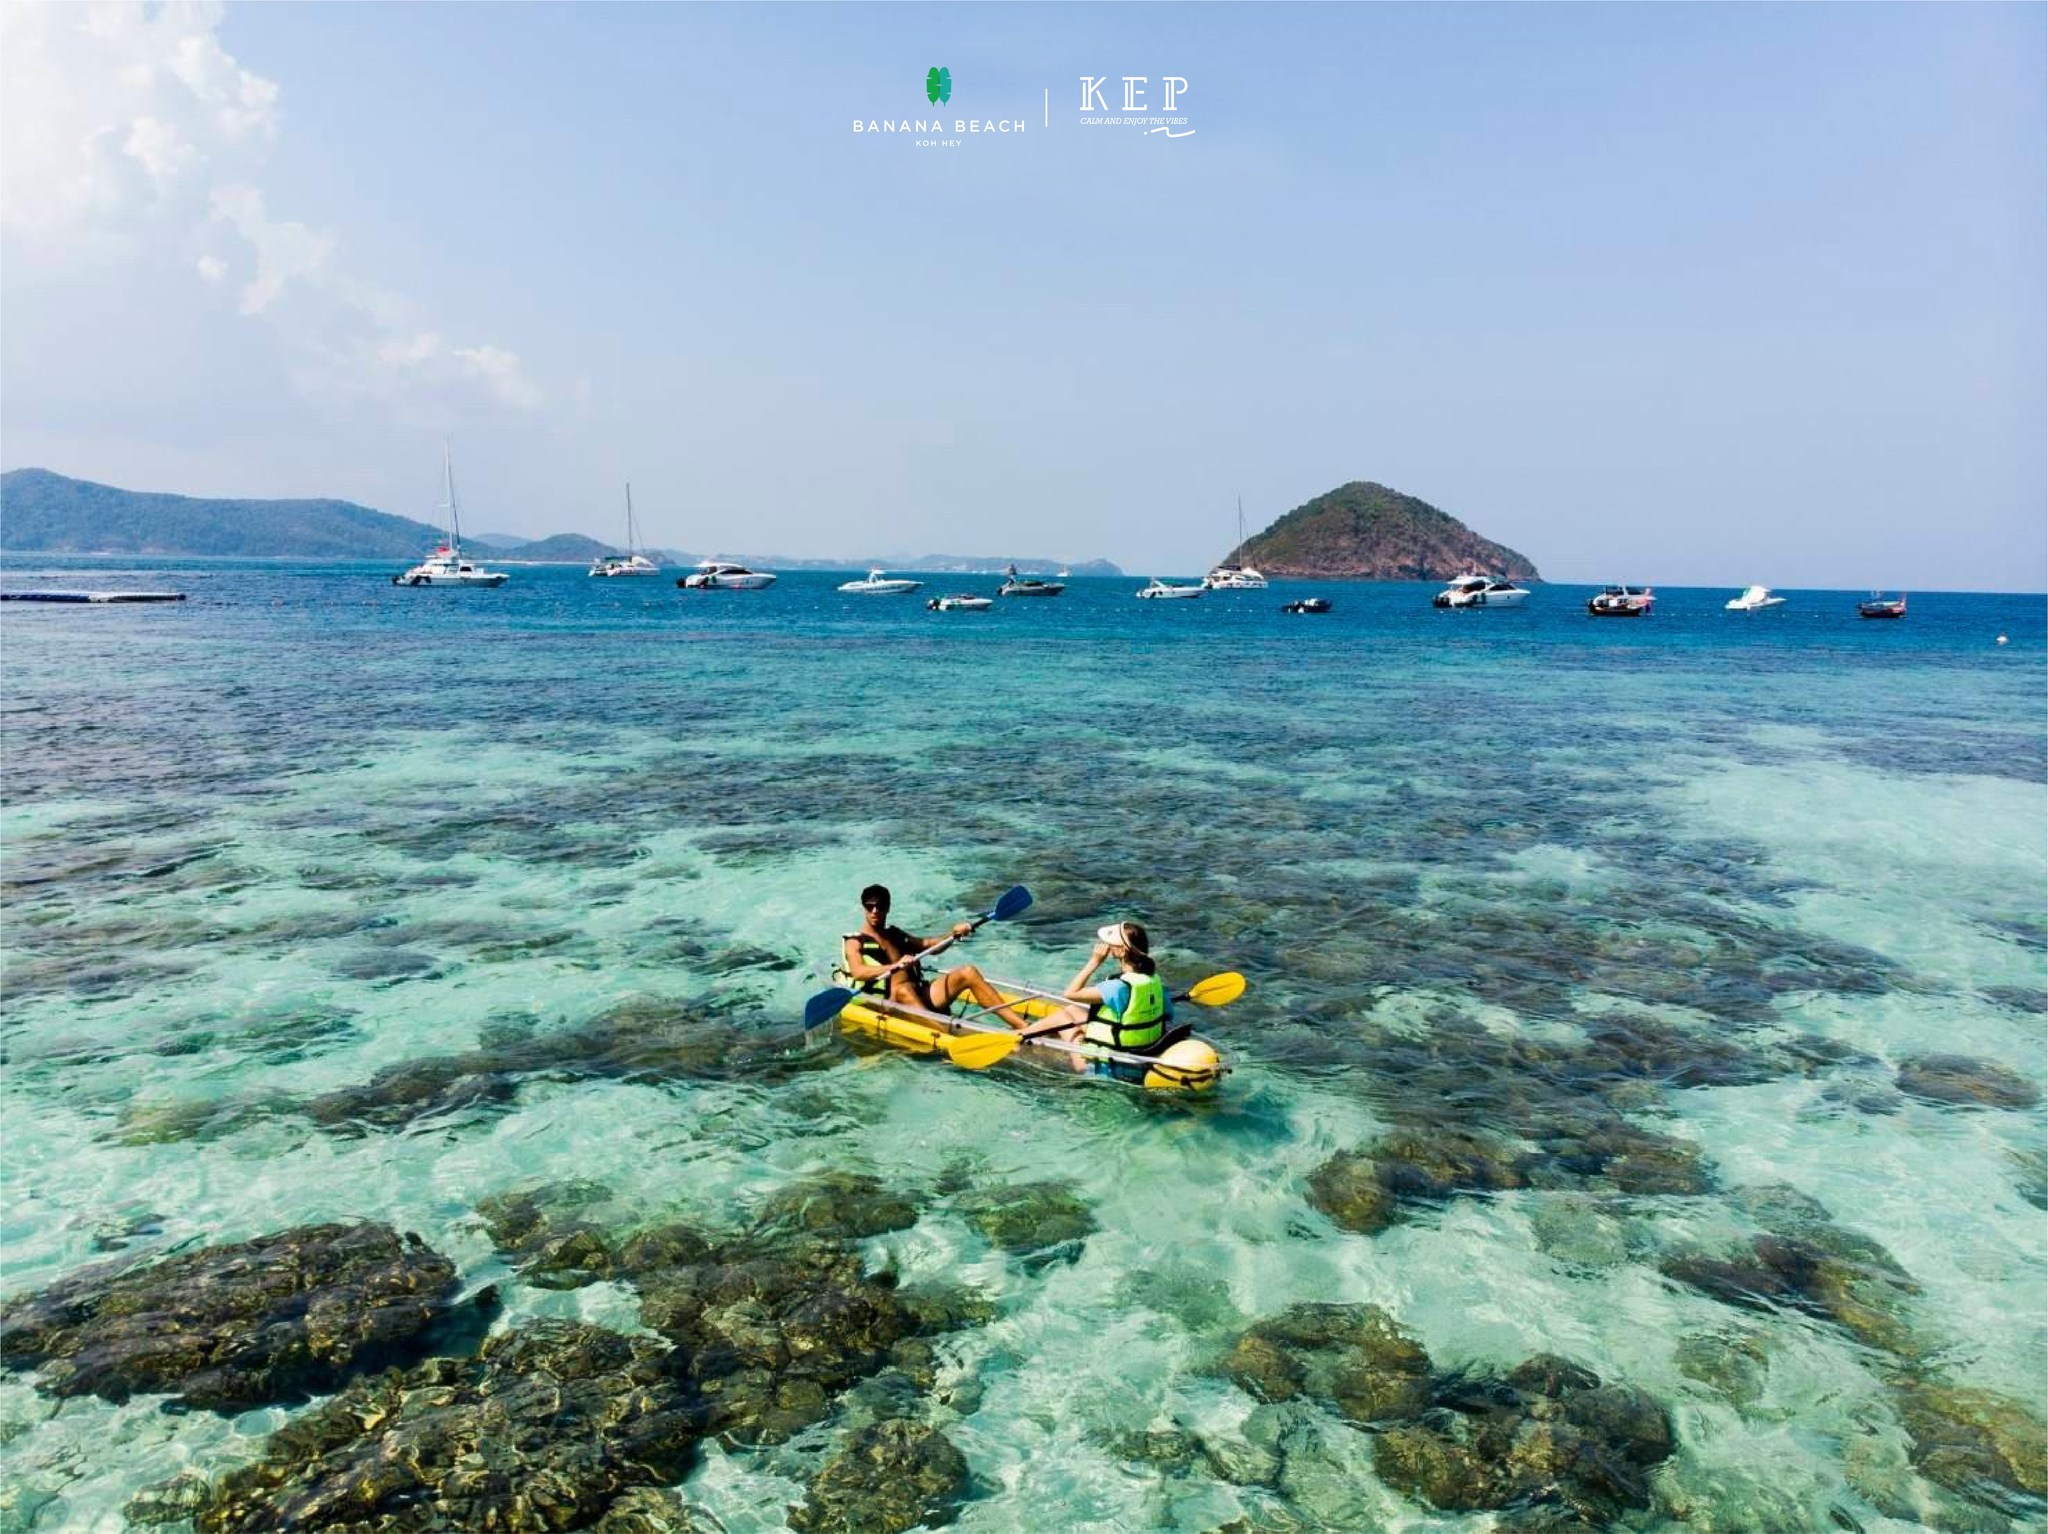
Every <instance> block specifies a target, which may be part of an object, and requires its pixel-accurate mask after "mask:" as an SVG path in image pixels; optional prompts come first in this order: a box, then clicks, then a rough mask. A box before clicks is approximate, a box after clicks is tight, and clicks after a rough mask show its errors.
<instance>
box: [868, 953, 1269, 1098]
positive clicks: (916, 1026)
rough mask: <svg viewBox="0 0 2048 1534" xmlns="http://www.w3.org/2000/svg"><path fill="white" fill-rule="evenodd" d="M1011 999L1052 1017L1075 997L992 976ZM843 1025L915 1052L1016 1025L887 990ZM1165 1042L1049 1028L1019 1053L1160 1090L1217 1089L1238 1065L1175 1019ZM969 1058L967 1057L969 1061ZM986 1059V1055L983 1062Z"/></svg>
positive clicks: (1027, 1011) (961, 1044)
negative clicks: (1144, 1046)
mask: <svg viewBox="0 0 2048 1534" xmlns="http://www.w3.org/2000/svg"><path fill="white" fill-rule="evenodd" d="M989 984H991V985H993V986H994V987H995V988H996V991H997V992H998V993H999V994H1000V995H1001V996H1002V998H1003V1000H1004V1001H1006V1002H1009V1003H1012V1004H1014V1005H1015V1006H1016V1008H1017V1010H1018V1011H1020V1012H1022V1013H1023V1014H1024V1015H1025V1016H1027V1017H1030V1018H1033V1019H1038V1018H1043V1017H1050V1016H1051V1015H1052V1014H1053V1013H1054V1012H1056V1011H1058V1010H1059V1009H1060V1008H1061V1007H1063V1006H1066V1005H1068V1003H1066V1002H1064V1001H1061V1000H1059V999H1057V998H1056V997H1054V996H1053V995H1052V994H1051V993H1049V992H1044V991H1039V990H1037V989H1035V988H1034V987H1031V986H1025V985H1020V984H1018V983H1016V982H1014V981H1009V980H991V981H990V982H989ZM839 1026H840V1027H841V1028H842V1029H843V1030H844V1031H846V1032H847V1033H850V1034H853V1035H854V1036H855V1037H858V1038H865V1039H872V1040H873V1041H875V1042H876V1043H878V1044H886V1045H888V1046H889V1047H891V1048H893V1049H901V1050H907V1051H908V1052H910V1053H912V1054H920V1055H928V1054H947V1055H948V1056H949V1058H950V1056H951V1054H952V1051H953V1050H955V1049H962V1050H964V1051H971V1050H972V1045H971V1043H968V1042H967V1041H972V1040H979V1039H982V1038H994V1039H998V1040H1007V1039H1010V1038H1014V1037H1015V1031H1014V1030H1013V1029H1011V1028H1009V1027H1008V1026H1007V1025H1005V1024H1004V1023H1003V1022H1002V1020H1001V1019H999V1018H994V1017H969V1018H953V1017H947V1016H945V1015H943V1014H942V1013H938V1012H932V1011H928V1010H926V1009H925V1008H923V1007H909V1006H905V1005H903V1003H901V1002H897V1001H889V1000H885V999H884V998H882V997H879V996H855V997H854V999H853V1000H852V1001H849V1002H848V1003H847V1004H846V1007H845V1010H844V1011H842V1012H841V1013H840V1014H839ZM1166 1038H1167V1042H1166V1043H1165V1045H1164V1046H1163V1047H1162V1048H1161V1049H1159V1050H1158V1051H1156V1052H1155V1053H1152V1054H1143V1055H1140V1054H1132V1053H1130V1052H1129V1051H1127V1050H1120V1049H1111V1048H1110V1047H1109V1046H1108V1045H1105V1044H1089V1043H1074V1044H1070V1043H1068V1042H1067V1041H1066V1040H1064V1039H1060V1038H1055V1037H1053V1036H1051V1035H1047V1036H1045V1037H1043V1038H1036V1039H1025V1040H1023V1041H1022V1042H1021V1043H1020V1044H1018V1045H1017V1050H1016V1052H1017V1054H1018V1055H1019V1056H1020V1057H1024V1058H1029V1059H1032V1060H1034V1061H1036V1062H1037V1063H1038V1064H1040V1065H1042V1066H1049V1067H1051V1068H1053V1069H1055V1070H1074V1069H1076V1068H1077V1062H1078V1064H1079V1066H1082V1067H1099V1069H1092V1070H1090V1071H1089V1074H1092V1075H1096V1076H1101V1077H1106V1078H1108V1079H1110V1080H1114V1081H1121V1082H1124V1083H1126V1084H1127V1085H1130V1086H1139V1087H1144V1088H1146V1089H1147V1090H1148V1091H1153V1092H1210V1091H1214V1090H1215V1088H1216V1085H1217V1084H1218V1083H1219V1082H1221V1081H1222V1080H1223V1078H1224V1077H1225V1076H1226V1075H1228V1074H1229V1073H1230V1066H1229V1064H1228V1063H1227V1062H1226V1061H1225V1060H1224V1059H1223V1057H1222V1055H1221V1054H1219V1053H1218V1052H1217V1049H1216V1046H1215V1045H1213V1044H1211V1043H1210V1042H1209V1041H1208V1040H1207V1039H1204V1038H1199V1037H1197V1036H1196V1035H1195V1034H1194V1033H1193V1032H1191V1031H1190V1030H1189V1029H1188V1028H1186V1027H1175V1028H1174V1029H1172V1030H1171V1031H1170V1032H1169V1033H1168V1034H1167V1036H1166ZM962 1063H967V1062H965V1061H963V1062H962ZM982 1063H986V1062H982Z"/></svg>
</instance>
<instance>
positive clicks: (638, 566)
mask: <svg viewBox="0 0 2048 1534" xmlns="http://www.w3.org/2000/svg"><path fill="white" fill-rule="evenodd" d="M590 573H591V574H592V575H659V574H661V566H659V565H657V564H656V563H655V562H654V561H653V560H651V559H649V558H648V557H647V556H646V555H645V554H643V553H641V552H640V535H639V530H638V529H637V528H635V527H634V526H633V485H632V482H631V481H630V480H629V481H627V483H626V552H625V553H623V554H600V555H598V556H597V558H595V559H593V560H592V561H591V562H590Z"/></svg>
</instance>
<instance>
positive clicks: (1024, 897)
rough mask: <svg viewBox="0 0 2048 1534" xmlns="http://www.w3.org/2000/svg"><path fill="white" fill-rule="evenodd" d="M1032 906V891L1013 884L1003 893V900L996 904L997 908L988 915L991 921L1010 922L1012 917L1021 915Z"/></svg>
mask: <svg viewBox="0 0 2048 1534" xmlns="http://www.w3.org/2000/svg"><path fill="white" fill-rule="evenodd" d="M1030 904H1031V891H1029V890H1028V889H1026V888H1024V886H1023V885H1021V884H1013V885H1011V886H1010V887H1009V888H1008V889H1006V890H1004V891H1003V898H1002V899H1000V900H998V901H997V902H996V908H995V909H994V910H993V911H990V912H989V913H988V919H989V920H990V921H1008V920H1009V919H1010V918H1011V917H1012V916H1017V915H1021V914H1022V913H1023V911H1024V910H1025V908H1026V907H1028V906H1029V905H1030Z"/></svg>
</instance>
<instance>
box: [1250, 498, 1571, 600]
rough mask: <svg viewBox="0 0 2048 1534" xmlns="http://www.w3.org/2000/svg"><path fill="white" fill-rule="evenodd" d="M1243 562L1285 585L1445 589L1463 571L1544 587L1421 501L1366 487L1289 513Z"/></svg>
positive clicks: (1511, 555) (1503, 553)
mask: <svg viewBox="0 0 2048 1534" xmlns="http://www.w3.org/2000/svg"><path fill="white" fill-rule="evenodd" d="M1241 558H1242V562H1243V563H1245V564H1249V565H1254V566H1256V567H1257V568H1258V569H1259V570H1261V571H1263V572H1264V573H1265V574H1267V575H1269V576H1277V577H1281V578H1283V579H1287V580H1333V581H1334V580H1345V581H1447V580H1450V579H1452V578H1453V577H1454V576H1459V575H1463V574H1464V573H1465V572H1466V571H1468V570H1479V571H1483V572H1485V573H1486V574H1489V575H1503V576H1506V577H1508V578H1509V579H1510V580H1518V581H1534V580H1541V579H1542V577H1541V576H1540V575H1538V574H1537V573H1536V566H1535V565H1534V564H1533V563H1531V562H1530V560H1529V559H1528V558H1527V557H1526V556H1524V555H1521V554H1517V553H1516V552H1515V551H1514V550H1513V549H1511V548H1508V547H1507V546H1506V545H1505V544H1499V543H1495V542H1493V541H1492V540H1491V539H1489V538H1482V537H1480V536H1479V534H1477V533H1475V532H1473V531H1472V529H1471V528H1469V527H1467V526H1466V525H1465V524H1464V523H1462V522H1460V521H1459V520H1458V519H1457V518H1456V517H1454V516H1452V515H1450V514H1449V513H1448V512H1444V511H1439V510H1438V509H1437V508H1436V507H1434V506H1432V505H1430V504H1429V502H1427V501H1424V500H1418V499H1417V498H1416V497H1414V496H1412V495H1403V494H1402V493H1401V492H1400V491H1398V490H1390V489H1388V488H1387V487H1386V486H1385V485H1380V484H1374V483H1373V482H1372V481H1370V480H1353V481H1352V482H1351V483H1350V484H1348V485H1340V486H1338V487H1337V488H1336V489H1335V490H1332V491H1329V492H1328V493H1326V494H1324V495H1319V496H1317V497H1316V498H1315V499H1314V500H1312V501H1310V502H1308V503H1307V504H1305V505H1302V506H1297V507H1295V508H1294V510H1292V511H1290V512H1288V513H1287V515H1285V516H1284V517H1282V518H1280V520H1279V521H1277V522H1275V523H1274V524H1273V525H1272V526H1271V527H1269V528H1267V529H1266V530H1265V531H1264V532H1262V533H1260V534H1259V535H1258V536H1257V537H1255V538H1253V539H1251V540H1250V541H1249V542H1247V543H1246V544H1245V545H1244V549H1243V553H1242V556H1241Z"/></svg>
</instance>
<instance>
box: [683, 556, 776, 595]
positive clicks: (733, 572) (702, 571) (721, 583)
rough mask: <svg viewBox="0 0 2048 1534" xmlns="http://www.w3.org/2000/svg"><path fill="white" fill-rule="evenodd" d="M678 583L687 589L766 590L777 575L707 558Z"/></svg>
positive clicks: (772, 583) (773, 582)
mask: <svg viewBox="0 0 2048 1534" xmlns="http://www.w3.org/2000/svg"><path fill="white" fill-rule="evenodd" d="M676 584H677V585H678V586H681V587H682V588H683V589H684V590H686V591H766V590H767V589H768V588H769V587H770V586H772V585H774V584H775V576H774V574H773V573H772V572H771V571H767V570H749V569H748V568H747V567H746V566H745V565H736V564H733V563H731V562H730V561H727V560H723V559H707V560H704V561H702V562H701V563H699V564H698V566H697V568H696V569H694V570H692V571H691V572H690V573H689V574H688V575H686V576H684V577H682V579H680V580H678V581H677V582H676Z"/></svg>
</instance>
